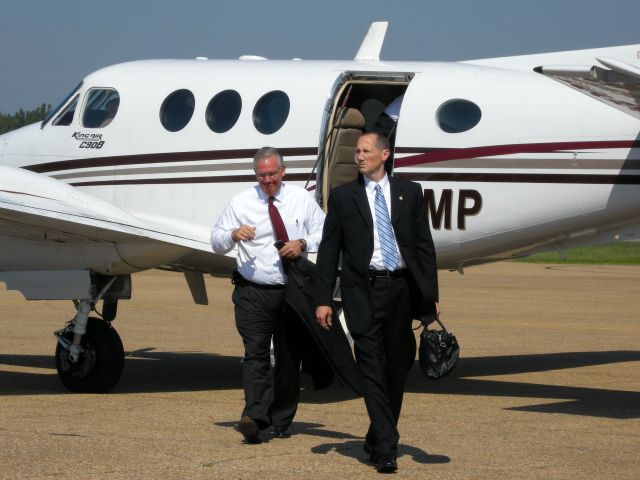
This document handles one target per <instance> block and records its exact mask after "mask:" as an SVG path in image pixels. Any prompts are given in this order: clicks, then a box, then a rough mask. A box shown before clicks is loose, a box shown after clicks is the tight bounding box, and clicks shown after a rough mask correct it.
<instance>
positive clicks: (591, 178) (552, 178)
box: [395, 172, 640, 185]
mask: <svg viewBox="0 0 640 480" xmlns="http://www.w3.org/2000/svg"><path fill="white" fill-rule="evenodd" d="M395 175H397V176H398V177H399V178H404V179H406V180H412V181H414V182H419V181H423V182H474V183H556V184H557V183H561V184H578V185H579V184H584V185H640V175H588V174H584V175H580V174H575V175H574V174H567V175H563V174H553V173H552V174H545V173H447V172H433V173H405V172H402V173H400V172H398V173H396V174H395Z"/></svg>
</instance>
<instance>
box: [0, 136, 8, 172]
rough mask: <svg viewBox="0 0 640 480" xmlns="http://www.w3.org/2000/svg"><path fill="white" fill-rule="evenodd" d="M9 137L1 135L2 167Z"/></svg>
mask: <svg viewBox="0 0 640 480" xmlns="http://www.w3.org/2000/svg"><path fill="white" fill-rule="evenodd" d="M7 143H8V140H7V136H6V135H0V165H2V164H4V151H5V149H6V148H7Z"/></svg>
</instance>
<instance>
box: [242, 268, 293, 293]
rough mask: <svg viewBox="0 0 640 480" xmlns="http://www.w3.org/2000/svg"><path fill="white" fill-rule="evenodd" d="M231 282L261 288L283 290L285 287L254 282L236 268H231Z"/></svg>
mask: <svg viewBox="0 0 640 480" xmlns="http://www.w3.org/2000/svg"><path fill="white" fill-rule="evenodd" d="M231 283H233V284H234V285H242V286H245V287H247V286H248V287H255V288H259V289H261V290H283V289H285V288H287V286H286V285H280V284H262V283H255V282H251V281H249V280H247V279H246V278H244V277H243V276H242V275H240V272H238V270H236V269H234V270H233V276H232V277H231Z"/></svg>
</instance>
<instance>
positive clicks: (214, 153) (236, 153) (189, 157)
mask: <svg viewBox="0 0 640 480" xmlns="http://www.w3.org/2000/svg"><path fill="white" fill-rule="evenodd" d="M279 151H280V153H281V154H282V156H284V157H295V156H301V155H318V149H317V148H315V147H309V148H302V147H301V148H281V149H279ZM254 153H256V149H255V148H251V149H243V150H206V151H201V152H169V153H145V154H142V155H120V156H115V157H96V158H82V159H78V160H61V161H58V162H49V163H39V164H37V165H28V166H25V167H22V168H24V169H25V170H30V171H32V172H36V173H47V172H60V171H62V170H73V169H79V168H95V167H120V166H125V165H142V164H148V163H175V162H195V161H204V160H233V159H241V158H253V154H254Z"/></svg>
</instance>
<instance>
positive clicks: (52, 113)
mask: <svg viewBox="0 0 640 480" xmlns="http://www.w3.org/2000/svg"><path fill="white" fill-rule="evenodd" d="M83 84H84V81H81V82H80V83H79V84H78V85H77V86H76V88H74V89H73V90H71V92H69V93H68V94H67V95H66V96H65V97H64V99H63V100H62V101H61V102H59V103H58V104H57V105H56V106H55V107H54V108H52V109H51V110H49V113H47V115H46V117H44V120H42V124H41V125H40V128H44V126H45V125H46V124H47V123H49V120H51V119H52V118H53V117H55V116H56V114H57V113H58V111H59V110H60V109H61V108H62V107H63V106H64V105H65V104H66V103H67V102H68V101H69V99H70V98H71V97H73V96H74V95H75V94H76V93H78V90H80V89H81V88H82V85H83Z"/></svg>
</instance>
